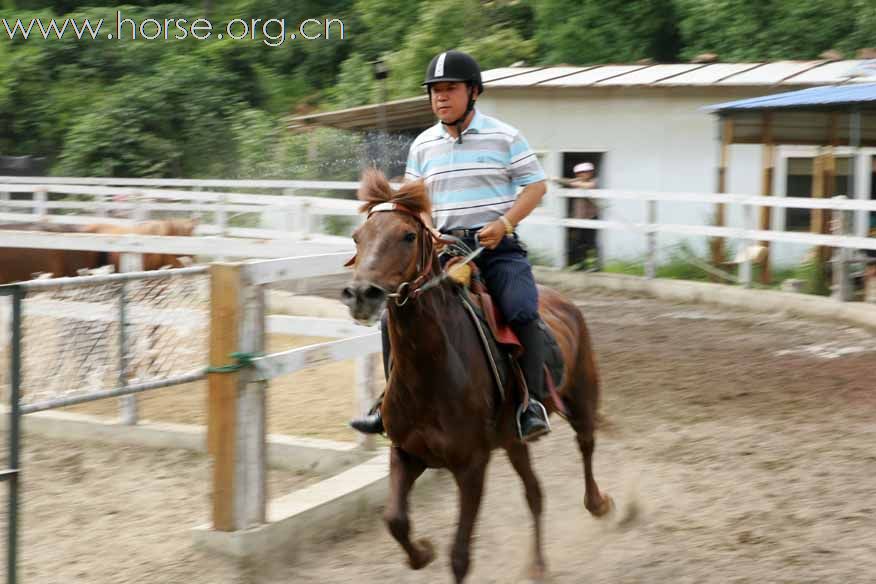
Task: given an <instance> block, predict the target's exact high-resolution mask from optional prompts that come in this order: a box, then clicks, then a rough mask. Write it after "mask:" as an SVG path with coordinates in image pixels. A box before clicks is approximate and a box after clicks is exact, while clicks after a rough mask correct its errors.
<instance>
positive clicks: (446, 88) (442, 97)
mask: <svg viewBox="0 0 876 584" xmlns="http://www.w3.org/2000/svg"><path fill="white" fill-rule="evenodd" d="M474 94H475V95H477V89H475V90H474ZM467 107H468V85H467V84H465V83H461V82H457V81H442V82H441V83H435V84H433V85H432V111H433V112H435V115H436V116H438V119H439V120H441V121H442V122H454V121H456V120H458V119H459V118H461V117H462V114H464V113H465V110H466V108H467Z"/></svg>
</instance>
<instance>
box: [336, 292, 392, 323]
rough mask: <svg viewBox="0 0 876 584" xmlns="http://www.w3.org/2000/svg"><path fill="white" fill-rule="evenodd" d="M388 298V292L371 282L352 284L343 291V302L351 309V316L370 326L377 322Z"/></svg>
mask: <svg viewBox="0 0 876 584" xmlns="http://www.w3.org/2000/svg"><path fill="white" fill-rule="evenodd" d="M386 298H387V296H386V290H384V289H383V288H381V287H380V286H376V285H374V284H372V283H370V282H352V283H350V285H349V286H347V287H346V288H344V289H343V290H342V291H341V301H342V302H343V303H344V304H346V305H347V308H349V309H350V316H352V317H353V318H354V319H355V320H357V321H358V322H360V323H365V324H369V325H370V324H373V323H374V321H376V320H377V317H378V316H379V315H380V312H381V311H382V310H383V307H384V306H385V304H386Z"/></svg>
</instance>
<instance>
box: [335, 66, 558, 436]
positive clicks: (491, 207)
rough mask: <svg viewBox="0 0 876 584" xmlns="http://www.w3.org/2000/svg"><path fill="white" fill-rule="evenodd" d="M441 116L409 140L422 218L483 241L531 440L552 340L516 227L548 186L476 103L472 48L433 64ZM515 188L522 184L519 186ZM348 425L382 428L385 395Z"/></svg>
mask: <svg viewBox="0 0 876 584" xmlns="http://www.w3.org/2000/svg"><path fill="white" fill-rule="evenodd" d="M423 85H425V86H426V88H427V91H428V93H429V98H430V102H431V105H432V111H433V112H434V113H435V115H436V116H437V117H438V120H439V122H438V123H436V124H435V125H434V126H432V127H431V128H429V129H428V130H426V131H424V132H423V133H421V134H420V135H419V136H418V137H417V138H416V140H414V142H413V144H412V145H411V148H410V153H409V155H408V162H407V168H406V170H405V178H406V179H407V180H424V181H425V183H426V186H427V188H428V190H429V197H430V199H431V202H432V212H433V215H434V221H433V216H429V215H427V214H424V215H423V216H422V219H423V221H424V223H425V224H426V225H427V226H428V227H429V228H430V229H433V230H435V226H436V225H437V229H438V230H439V231H440V233H441V234H449V235H452V236H454V237H458V238H460V239H462V240H463V242H464V243H465V244H466V245H467V246H468V247H469V248H472V249H474V248H475V247H476V246H477V245H478V244H480V245H481V246H483V247H484V248H485V250H484V251H483V253H481V254H480V256H478V258H477V259H476V260H475V263H476V264H477V266H478V268H479V269H480V273H481V276H482V278H483V279H484V282H485V284H486V286H487V288H488V289H489V291H490V294H491V295H492V296H493V298H494V300H495V301H496V302H497V303H498V306H499V308H500V310H501V313H502V315H503V316H504V318H505V320H506V321H507V322H508V324H509V325H510V326H511V328H512V330H513V331H514V332H515V334H516V335H517V337H518V339H519V340H520V342H521V344H522V345H523V347H524V352H523V354H522V355H521V356H520V359H519V362H520V366H521V369H522V371H523V376H524V378H525V380H526V385H527V388H528V390H529V396H530V397H529V401H528V405H526V406H525V407H524V405H523V404H521V406H520V407H519V409H518V431H519V434H520V438H521V439H522V440H524V441H530V440H534V439H535V438H538V437H539V436H541V435H543V434H546V433H548V432H549V431H550V425H549V423H548V419H547V412H546V410H545V407H544V406H543V405H542V403H541V402H543V401H544V399H545V398H544V389H543V388H544V374H545V373H544V371H545V370H544V362H545V346H544V344H543V343H544V341H543V333H542V331H541V326H543V325H542V324H541V321H540V319H539V314H538V291H537V288H536V284H535V278H534V277H533V274H532V266H531V265H530V263H529V261H528V260H527V259H526V256H527V252H526V249H525V247H524V246H523V244H522V243H521V242H520V241H519V239H518V236H517V233H516V232H515V230H514V228H515V226H516V225H517V224H519V223H520V222H521V221H522V220H523V219H524V218H526V217H527V216H528V215H529V214H530V213H531V212H532V210H533V209H535V208H536V207H537V206H538V204H539V201H541V198H542V197H543V196H544V193H545V191H546V187H545V175H544V171H543V170H542V168H541V164H540V163H539V161H538V158H537V157H536V156H535V153H534V152H533V151H532V150H531V149H530V147H529V144H528V143H527V142H526V139H524V137H523V135H522V134H521V133H520V132H519V131H518V130H517V129H515V128H513V127H511V126H509V125H508V124H505V123H503V122H501V121H499V120H497V119H495V118H492V117H489V116H486V115H484V114H482V113H481V112H480V111H478V110H476V109H475V102H476V100H477V98H478V96H480V95H481V94H482V93H483V91H484V85H483V82H482V80H481V69H480V66H479V65H478V63H477V61H475V59H474V58H472V57H471V56H470V55H467V54H466V53H463V52H460V51H446V52H443V53H441V54H439V55H438V56H436V57H435V58H434V59H432V62H431V63H430V64H429V67H428V69H427V71H426V79H425V81H424V82H423ZM518 189H521V190H520V191H519V192H517V191H518ZM386 318H387V316H386V313H385V312H384V314H383V317H382V319H381V332H382V337H383V354H384V368H385V372H386V373H387V375H388V373H389V366H390V365H391V364H390V363H388V357H389V355H390V347H389V335H388V333H387V323H386ZM351 425H352V426H353V428H355V429H356V430H359V431H360V432H365V433H381V432H383V431H384V428H383V420H382V415H381V408H380V402H378V403H377V405H375V407H374V408H373V409H372V411H371V413H369V415H367V416H365V417H363V418H358V419H355V420H353V421H352V422H351Z"/></svg>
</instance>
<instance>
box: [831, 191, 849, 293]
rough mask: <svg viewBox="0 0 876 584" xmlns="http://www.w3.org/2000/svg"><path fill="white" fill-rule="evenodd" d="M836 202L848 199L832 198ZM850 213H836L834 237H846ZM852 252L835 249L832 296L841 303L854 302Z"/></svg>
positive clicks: (833, 222) (844, 211) (833, 224)
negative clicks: (850, 264) (851, 277)
mask: <svg viewBox="0 0 876 584" xmlns="http://www.w3.org/2000/svg"><path fill="white" fill-rule="evenodd" d="M832 198H833V200H834V201H838V200H845V199H846V198H847V197H845V196H844V195H839V196H836V197H832ZM850 219H851V218H850V217H849V212H848V211H846V210H844V209H843V210H839V211H835V212H834V219H833V221H831V222H830V230H831V233H833V235H846V233H847V232H848V227H849V225H850V224H851V221H850ZM850 260H851V250H850V249H849V248H847V247H835V248H833V258H832V261H833V286H832V288H833V293H832V294H831V296H833V298H834V299H835V300H839V301H840V302H848V301H849V300H852V282H851V279H850V275H849V262H850Z"/></svg>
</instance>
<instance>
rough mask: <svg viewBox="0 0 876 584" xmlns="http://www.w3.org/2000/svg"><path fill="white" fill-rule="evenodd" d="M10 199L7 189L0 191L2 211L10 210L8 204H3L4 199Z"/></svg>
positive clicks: (0, 207)
mask: <svg viewBox="0 0 876 584" xmlns="http://www.w3.org/2000/svg"><path fill="white" fill-rule="evenodd" d="M8 200H9V193H7V192H6V191H0V213H6V212H7V211H8V209H7V208H6V205H4V204H3V202H4V201H8Z"/></svg>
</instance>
